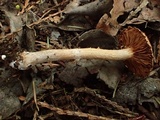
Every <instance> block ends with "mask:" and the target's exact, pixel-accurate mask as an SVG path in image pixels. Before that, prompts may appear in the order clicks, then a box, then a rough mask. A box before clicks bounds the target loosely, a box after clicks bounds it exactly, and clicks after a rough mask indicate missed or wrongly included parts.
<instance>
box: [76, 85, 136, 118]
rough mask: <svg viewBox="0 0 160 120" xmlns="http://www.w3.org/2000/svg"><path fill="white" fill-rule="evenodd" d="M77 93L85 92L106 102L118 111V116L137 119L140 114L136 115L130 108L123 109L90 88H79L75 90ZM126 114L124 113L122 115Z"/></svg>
mask: <svg viewBox="0 0 160 120" xmlns="http://www.w3.org/2000/svg"><path fill="white" fill-rule="evenodd" d="M74 91H75V92H85V93H88V94H91V95H92V96H95V97H97V98H99V99H101V100H104V101H105V102H106V103H107V104H109V105H111V106H112V107H113V108H115V109H116V110H118V111H117V113H118V114H123V115H125V116H127V117H135V116H137V115H138V113H134V112H132V111H130V110H129V109H128V108H123V107H122V106H120V105H118V104H117V103H116V102H113V101H111V100H108V99H106V98H105V96H102V95H100V94H97V93H96V92H95V91H94V90H92V89H89V88H86V87H84V88H78V89H75V90H74ZM122 112H124V113H122Z"/></svg>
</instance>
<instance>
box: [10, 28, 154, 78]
mask: <svg viewBox="0 0 160 120" xmlns="http://www.w3.org/2000/svg"><path fill="white" fill-rule="evenodd" d="M118 40H119V47H120V48H121V49H119V50H105V49H98V48H97V49H96V48H81V49H78V48H77V49H51V50H43V51H37V52H25V51H24V52H22V53H20V54H19V56H18V57H17V60H16V61H13V62H11V63H10V66H12V67H13V68H18V69H19V70H26V69H28V68H29V67H31V66H34V65H36V64H39V63H43V62H49V61H58V60H73V59H104V60H124V62H125V64H126V66H127V67H128V68H129V69H130V70H131V71H132V72H133V73H134V74H135V75H136V76H140V77H146V76H148V74H149V73H150V71H151V69H152V67H153V52H152V46H151V44H150V42H149V40H148V38H147V36H146V35H145V34H144V33H143V32H142V31H141V30H139V29H138V28H135V27H128V28H127V29H124V30H123V31H121V32H120V34H119V35H118Z"/></svg>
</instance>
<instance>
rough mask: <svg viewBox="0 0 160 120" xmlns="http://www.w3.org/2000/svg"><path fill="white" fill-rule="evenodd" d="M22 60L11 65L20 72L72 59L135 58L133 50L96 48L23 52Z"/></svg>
mask: <svg viewBox="0 0 160 120" xmlns="http://www.w3.org/2000/svg"><path fill="white" fill-rule="evenodd" d="M20 56H21V59H20V60H17V61H14V62H12V63H11V64H10V66H12V67H15V66H16V67H17V68H18V69H20V70H25V69H27V68H28V67H30V66H34V65H36V64H38V63H43V62H49V61H58V60H72V59H104V60H126V59H128V58H131V57H132V56H133V52H132V49H131V48H127V49H121V50H104V49H96V48H82V49H54V50H53V49H52V50H44V51H37V52H22V53H21V54H20Z"/></svg>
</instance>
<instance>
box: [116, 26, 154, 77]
mask: <svg viewBox="0 0 160 120" xmlns="http://www.w3.org/2000/svg"><path fill="white" fill-rule="evenodd" d="M118 39H119V45H120V47H121V48H131V49H132V51H133V57H132V58H130V59H127V60H125V64H126V66H127V67H128V68H129V69H130V70H131V71H132V72H133V73H134V74H135V75H137V76H140V77H146V76H148V74H149V73H150V71H151V69H152V68H153V58H154V57H153V51H152V46H151V44H150V41H149V39H148V37H147V36H146V35H145V34H144V33H143V32H142V31H141V30H139V29H138V28H135V27H128V28H127V29H124V30H123V31H122V32H121V33H120V34H119V35H118Z"/></svg>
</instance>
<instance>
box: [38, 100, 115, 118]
mask: <svg viewBox="0 0 160 120" xmlns="http://www.w3.org/2000/svg"><path fill="white" fill-rule="evenodd" d="M38 105H40V106H42V107H45V108H48V109H50V110H52V111H54V112H56V113H57V114H59V115H68V116H77V117H84V118H88V119H89V120H115V119H113V118H112V119H111V118H107V117H102V116H96V115H91V114H88V113H84V112H78V111H71V110H63V109H61V108H58V107H54V106H52V105H49V104H48V103H45V102H38Z"/></svg>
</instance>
